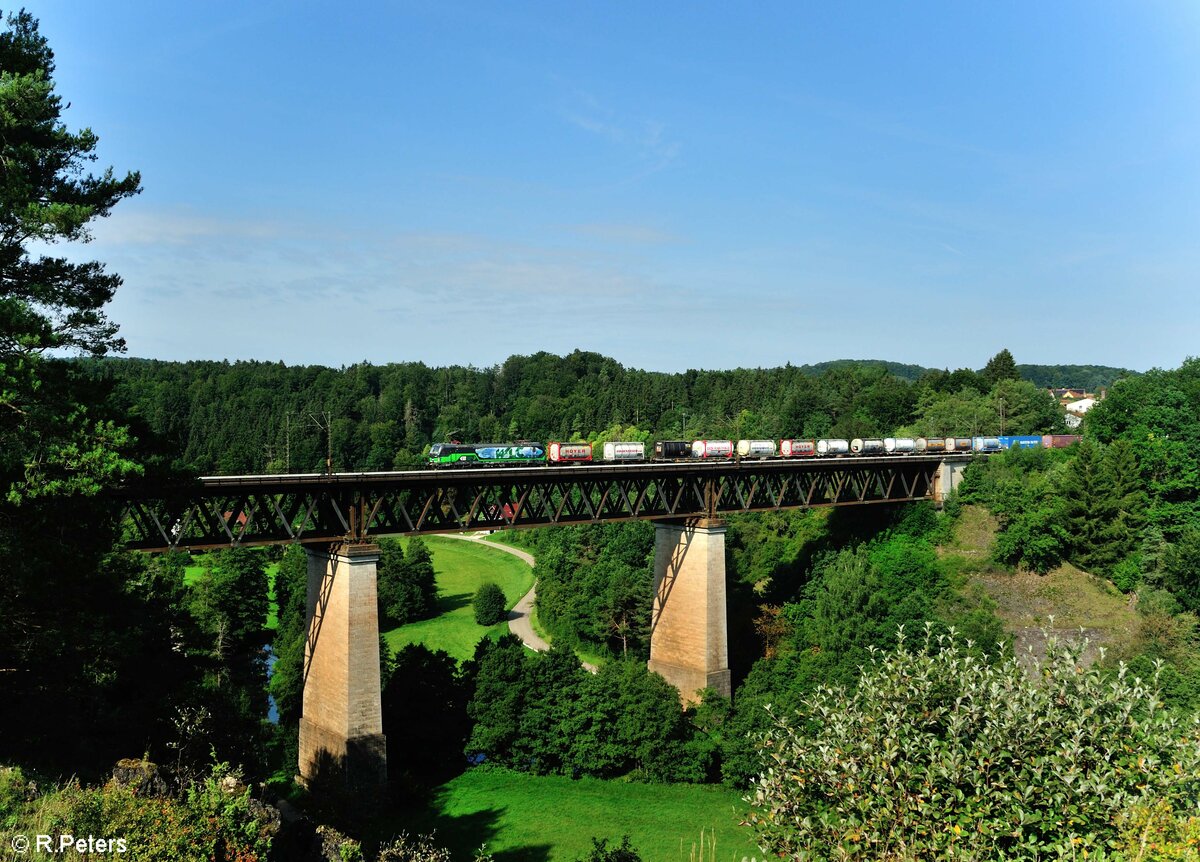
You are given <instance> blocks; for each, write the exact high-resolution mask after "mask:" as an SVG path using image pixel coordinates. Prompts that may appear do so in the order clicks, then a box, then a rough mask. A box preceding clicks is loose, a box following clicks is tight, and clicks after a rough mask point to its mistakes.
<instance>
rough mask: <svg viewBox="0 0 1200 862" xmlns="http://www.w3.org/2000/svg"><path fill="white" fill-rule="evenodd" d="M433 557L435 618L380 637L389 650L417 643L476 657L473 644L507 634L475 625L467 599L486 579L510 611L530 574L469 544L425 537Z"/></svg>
mask: <svg viewBox="0 0 1200 862" xmlns="http://www.w3.org/2000/svg"><path fill="white" fill-rule="evenodd" d="M424 541H425V544H426V545H427V546H428V547H429V551H430V553H431V554H432V555H433V572H434V576H435V577H436V579H437V587H438V610H439V614H438V616H436V617H434V618H433V619H430V620H422V621H421V622H419V623H411V624H410V625H406V626H400V627H399V628H395V629H392V630H391V631H389V632H385V633H384V637H385V638H386V640H387V644H388V646H389V647H390V648H391V649H392V650H393V651H395V650H398V649H399V648H400V647H403V646H405V645H406V644H410V643H420V644H424V645H425V646H427V647H429V648H430V649H434V650H438V649H440V650H445V651H446V652H448V653H450V655H452V656H454V657H455V658H456V659H459V660H462V659H468V658H471V656H473V655H474V654H475V645H476V644H477V643H479V641H480V640H481V639H483V638H485V637H499V636H500V635H502V634H504V633H505V632H507V631H508V623H507V622H500V623H497V624H496V625H494V626H491V627H490V628H485V627H483V626H481V625H478V624H476V622H475V612H474V609H473V608H472V607H471V598H472V597H473V596H474V595H475V590H476V589H478V587H479V585H480V584H482V583H483V582H484V581H493V582H495V583H496V584H498V585H499V586H500V588H501V589H502V590H504V597H505V598H506V599H507V600H508V607H510V608H511V607H512V606H513V605H515V604H516V603H517V601H518V600H519V599H520V598H521V596H523V595H525V594H526V593H527V592H529V588H530V587H532V586H533V570H532V569H530V568H529V566H527V565H526V564H525V563H524V562H522V561H521V560H519V559H517V558H516V557H514V556H512V555H511V554H506V553H504V552H503V551H497V550H495V549H494V548H487V547H485V546H483V545H477V544H474V543H473V542H466V541H462V540H461V539H446V538H439V537H437V536H429V537H427V538H426V539H425V540H424Z"/></svg>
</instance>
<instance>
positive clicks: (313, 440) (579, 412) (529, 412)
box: [81, 350, 1062, 473]
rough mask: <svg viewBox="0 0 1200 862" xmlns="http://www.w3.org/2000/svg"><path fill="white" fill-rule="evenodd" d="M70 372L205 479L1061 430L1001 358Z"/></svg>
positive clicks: (165, 458)
mask: <svg viewBox="0 0 1200 862" xmlns="http://www.w3.org/2000/svg"><path fill="white" fill-rule="evenodd" d="M81 369H82V370H83V371H84V372H85V373H87V374H88V375H89V376H90V377H91V378H92V379H93V380H95V381H97V383H98V385H100V386H101V387H102V388H106V389H109V390H110V391H111V395H110V398H109V403H110V404H111V405H112V406H113V407H114V409H119V410H120V411H121V412H122V413H123V414H124V415H126V416H128V417H129V418H130V421H131V422H133V423H134V424H133V428H134V432H135V434H137V435H138V436H139V438H140V439H143V440H144V441H147V442H149V441H153V445H154V446H155V447H156V448H157V450H158V452H159V453H160V457H159V459H158V460H159V462H161V463H162V465H163V466H170V467H175V468H178V469H181V470H187V471H192V472H195V471H199V472H202V473H214V472H217V473H246V472H264V471H265V472H284V471H287V470H291V471H295V472H307V471H313V470H321V469H324V466H325V460H326V457H327V455H329V453H332V454H331V457H332V461H333V466H334V468H335V469H345V470H390V469H394V468H403V467H411V466H415V465H419V464H420V463H421V462H422V458H423V456H424V453H425V451H426V450H427V448H428V446H429V444H430V443H431V442H440V441H446V440H451V439H460V440H475V441H481V440H491V441H499V440H502V439H510V440H512V439H527V440H542V441H545V440H551V439H561V440H568V439H570V440H581V439H586V440H591V441H604V440H614V439H628V440H656V439H677V438H678V439H694V438H695V437H697V436H708V437H729V438H733V439H739V438H743V437H751V438H771V437H774V438H780V437H788V436H796V437H810V438H811V437H827V436H837V437H847V438H850V437H869V436H889V435H892V434H896V433H903V432H910V433H914V434H922V435H943V436H944V435H949V434H982V433H1007V434H1025V433H1043V432H1052V431H1058V430H1062V426H1061V411H1060V410H1059V409H1058V407H1057V405H1056V403H1055V402H1054V401H1053V399H1052V398H1051V397H1050V395H1049V394H1048V393H1047V392H1046V391H1045V390H1044V389H1039V388H1038V387H1036V386H1034V385H1033V384H1031V383H1029V382H1027V381H1023V380H1021V379H1020V374H1019V373H1018V371H1017V367H1016V365H1015V363H1014V362H1013V358H1012V356H1011V355H1010V354H1009V353H1008V351H1007V350H1002V351H1000V352H999V353H998V354H997V355H996V357H994V358H993V360H992V361H991V362H989V364H988V367H986V368H984V369H983V370H982V371H980V372H976V371H972V370H970V369H959V370H957V371H953V372H950V371H928V372H924V373H923V374H921V376H919V377H918V378H917V379H916V380H915V381H912V382H910V381H908V380H905V379H903V378H901V377H897V376H895V375H894V374H891V373H889V371H888V370H887V368H886V367H885V365H884V364H868V365H847V364H840V363H834V364H833V365H832V367H830V368H827V369H825V370H823V371H821V372H820V373H819V374H817V375H815V376H814V375H812V374H810V373H808V372H807V371H805V370H804V369H802V368H797V367H783V368H770V369H736V370H733V371H687V372H684V373H681V374H664V373H658V372H649V371H640V370H636V369H627V368H624V367H623V366H622V365H621V364H620V363H618V362H617V361H616V360H614V359H610V358H607V357H604V356H600V355H598V354H595V353H585V352H581V351H577V352H575V353H572V354H570V355H569V356H554V355H552V354H549V353H539V354H535V355H533V356H512V357H509V358H508V359H507V360H505V362H504V363H502V364H501V365H498V366H495V367H493V368H486V369H477V368H464V367H451V368H429V367H427V366H425V365H423V364H421V363H403V364H393V365H384V366H373V365H355V366H351V367H349V368H345V369H340V370H334V369H329V368H320V367H311V366H309V367H288V366H285V365H281V364H271V363H259V362H236V363H232V364H231V363H221V362H187V363H175V362H156V361H146V360H104V361H89V362H86V363H83V364H82V365H81Z"/></svg>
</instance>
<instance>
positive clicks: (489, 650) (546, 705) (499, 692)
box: [466, 635, 715, 781]
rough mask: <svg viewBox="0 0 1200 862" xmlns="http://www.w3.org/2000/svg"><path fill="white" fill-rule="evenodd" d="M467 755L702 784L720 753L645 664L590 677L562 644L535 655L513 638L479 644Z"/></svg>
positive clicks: (611, 667)
mask: <svg viewBox="0 0 1200 862" xmlns="http://www.w3.org/2000/svg"><path fill="white" fill-rule="evenodd" d="M476 664H477V668H478V670H477V672H476V674H475V693H474V695H473V697H472V698H471V703H470V705H469V707H468V712H469V714H470V716H471V718H472V719H473V720H474V722H475V726H474V727H473V729H472V731H471V737H470V739H469V740H468V742H467V749H466V750H467V753H468V755H470V756H472V757H476V758H478V757H480V756H482V757H483V758H486V761H487V762H489V763H500V764H503V765H505V766H510V767H512V768H515V769H522V770H528V771H530V772H535V773H540V774H548V773H563V774H567V775H576V776H578V775H591V776H595V777H598V778H616V777H620V776H626V775H632V776H634V777H637V778H641V779H648V780H652V781H703V780H705V778H706V777H707V776H708V774H709V772H710V771H711V768H712V759H713V757H714V755H715V752H714V751H712V750H711V749H709V748H706V746H705V744H704V741H703V740H702V739H700V738H698V737H697V735H696V734H695V733H694V731H693V729H692V727H691V726H690V725H689V724H688V722H687V720H686V718H685V716H684V713H683V712H682V711H681V710H680V708H679V692H678V691H676V690H675V689H674V688H673V687H672V686H671V685H670V684H669V683H668V682H666V680H664V679H663V678H662V677H660V676H659V675H658V674H654V673H651V672H650V671H649V670H647V669H646V666H645V665H644V664H642V663H641V662H640V661H613V662H611V663H609V664H606V665H605V666H604V667H602V668H601V669H600V672H599V673H596V674H588V673H586V672H584V671H583V669H582V668H580V666H579V661H578V659H576V658H575V654H574V653H573V652H571V651H570V650H569V649H567V648H565V647H560V646H558V645H555V646H554V647H552V648H551V649H550V651H549V652H546V653H532V652H530V651H529V650H527V649H526V648H525V647H523V646H522V645H521V643H520V641H518V640H517V639H516V637H514V636H512V635H506V636H504V637H503V638H501V639H500V640H499V641H494V642H492V641H485V642H484V643H482V644H480V647H479V652H478V653H477V656H476Z"/></svg>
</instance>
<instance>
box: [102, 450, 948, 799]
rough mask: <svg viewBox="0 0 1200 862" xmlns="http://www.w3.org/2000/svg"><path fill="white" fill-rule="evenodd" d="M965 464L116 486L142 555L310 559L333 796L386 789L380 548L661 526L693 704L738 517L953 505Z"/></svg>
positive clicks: (313, 750)
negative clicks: (618, 525)
mask: <svg viewBox="0 0 1200 862" xmlns="http://www.w3.org/2000/svg"><path fill="white" fill-rule="evenodd" d="M971 458H972V456H971V455H969V454H962V455H955V454H943V455H930V456H924V455H911V456H904V457H895V456H893V457H862V458H837V459H815V458H814V459H804V460H799V459H798V460H787V461H784V460H773V461H743V462H740V463H737V462H726V463H703V462H702V463H694V462H693V463H688V462H681V463H644V464H624V465H608V464H605V465H589V466H570V467H510V468H491V469H465V470H442V471H433V470H419V471H408V472H394V473H329V474H306V475H265V476H224V477H222V476H216V477H205V478H201V479H198V480H194V481H191V482H186V483H157V484H153V483H147V484H144V485H140V486H137V487H130V488H126V489H124V490H123V491H122V492H121V496H122V500H123V505H124V510H125V525H126V535H125V545H126V547H127V548H130V549H134V550H142V551H168V550H202V549H212V548H226V547H231V546H237V545H242V546H251V545H268V544H280V543H299V544H301V545H303V546H304V548H305V550H306V551H307V553H308V638H307V643H306V645H305V663H304V697H303V714H302V718H301V723H300V758H299V770H300V776H301V778H302V779H303V780H305V781H307V782H309V783H311V784H314V785H316V784H320V785H322V786H324V787H326V788H330V789H333V790H335V791H337V792H345V793H349V794H351V795H357V796H361V795H364V794H366V795H370V794H372V793H374V792H376V791H377V790H378V789H379V788H380V787H381V786H382V785H383V783H384V782H385V780H386V770H387V766H386V748H385V740H384V736H383V719H382V713H381V709H380V679H379V620H378V613H377V598H376V563H377V562H378V560H379V548H378V546H377V545H376V544H374V539H375V538H376V537H378V536H384V535H420V534H428V533H450V532H462V531H475V530H495V529H525V528H534V527H544V526H552V525H559V524H592V523H602V522H608V521H621V520H638V519H641V520H653V521H654V522H655V542H654V606H653V610H652V621H651V646H650V662H649V666H650V669H651V670H653V671H656V672H658V673H660V674H661V675H662V676H663V677H665V678H666V679H667V680H668V681H669V682H670V683H672V684H673V685H674V686H675V687H676V688H678V689H679V692H680V697H681V698H682V699H683V700H684V702H688V701H691V700H694V699H695V697H696V695H697V692H699V691H700V690H701V689H703V688H706V687H711V688H714V689H716V690H717V691H719V692H722V693H724V694H725V695H729V693H730V672H729V652H728V641H727V635H726V606H725V595H726V592H725V526H724V522H723V520H722V518H723V517H725V516H726V515H729V514H732V513H741V512H760V511H769V510H778V509H798V508H807V507H820V506H861V505H872V504H897V503H904V502H914V501H918V500H936V501H940V500H944V499H945V497H946V495H947V494H948V493H949V492H950V491H951V490H953V488H954V487H956V486H957V483H958V480H959V478H960V477H961V474H962V470H963V469H964V468H965V466H966V464H967V463H968V462H969V461H970V459H971Z"/></svg>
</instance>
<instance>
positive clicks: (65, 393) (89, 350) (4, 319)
mask: <svg viewBox="0 0 1200 862" xmlns="http://www.w3.org/2000/svg"><path fill="white" fill-rule="evenodd" d="M0 70H2V71H3V75H0V165H2V169H0V176H2V178H3V182H0V285H3V289H2V293H0V478H2V479H3V480H4V481H3V485H4V487H5V488H6V489H7V495H6V496H7V500H8V502H9V503H13V504H16V503H19V502H21V501H22V500H27V499H30V498H33V497H38V496H45V495H54V494H63V493H80V492H82V493H89V494H94V493H96V492H97V491H99V490H100V489H101V488H102V487H104V486H105V485H108V484H111V483H113V482H115V481H117V480H120V479H121V478H123V477H125V476H128V475H130V474H132V473H135V472H137V470H138V468H137V465H136V464H135V463H134V462H133V461H132V460H131V459H130V458H129V457H128V456H127V455H126V454H122V451H123V450H125V449H127V448H128V446H129V443H130V440H129V436H128V433H127V432H126V431H125V430H124V429H123V428H121V427H119V426H117V425H116V424H114V423H113V422H111V421H106V420H105V419H104V418H103V417H102V416H101V415H99V410H98V408H97V407H96V406H95V405H90V404H89V403H88V402H89V400H90V399H91V396H92V393H90V392H89V388H88V387H87V386H85V385H82V383H81V381H79V380H78V379H77V376H76V374H75V373H74V372H73V370H72V368H71V367H70V366H68V365H66V364H64V363H63V362H61V361H60V360H55V359H50V358H47V354H48V352H50V351H56V350H69V351H78V352H81V353H86V354H91V355H93V356H102V355H104V354H105V353H108V352H109V351H121V350H124V348H125V343H124V341H123V340H122V339H120V338H118V337H117V327H116V325H115V324H113V323H111V322H110V321H109V320H108V318H107V317H106V316H105V314H104V312H103V310H102V309H103V308H104V306H105V305H106V304H107V303H108V302H109V300H111V299H112V297H113V294H114V292H115V291H116V289H117V287H118V286H119V285H120V284H121V279H120V277H119V276H116V275H112V274H110V273H106V272H105V271H104V266H103V264H101V263H98V262H95V261H91V262H86V263H72V262H70V261H69V260H68V259H67V258H65V257H51V256H49V255H45V254H41V253H40V249H42V248H45V247H47V246H49V245H53V244H55V243H58V242H86V241H87V240H88V239H89V238H90V233H89V227H88V226H89V223H90V222H91V221H92V220H93V219H96V218H101V217H103V216H106V215H108V214H109V212H110V211H111V210H112V208H113V206H115V205H116V204H117V203H118V202H119V201H121V200H122V199H124V198H127V197H129V196H130V195H134V194H137V193H138V192H139V191H140V188H139V183H140V177H139V175H138V174H137V173H129V174H126V175H125V177H123V178H121V179H118V178H116V177H115V176H114V175H113V172H112V169H111V168H109V169H108V170H106V171H105V172H104V173H103V174H101V175H100V176H95V175H92V174H89V173H87V172H86V170H85V168H86V167H87V164H88V162H91V161H94V160H95V158H96V155H95V151H96V146H97V143H98V138H97V137H96V135H95V134H94V133H93V132H92V131H91V129H83V130H81V131H79V132H70V131H68V130H67V127H66V125H65V124H64V123H63V122H62V120H61V115H62V112H63V110H64V108H65V107H66V106H64V105H63V102H62V98H61V97H60V96H58V95H57V94H56V93H55V92H54V78H53V75H54V54H53V52H52V51H51V50H50V48H49V46H48V45H47V43H46V40H45V38H44V37H42V35H41V34H40V33H39V32H38V24H37V21H36V20H35V19H34V18H33V16H31V15H30V14H29V13H28V12H25V11H21V12H17V13H15V14H12V15H9V16H8V19H7V29H6V30H4V31H3V32H0ZM30 246H33V247H35V248H37V249H38V251H35V252H31V251H30Z"/></svg>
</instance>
